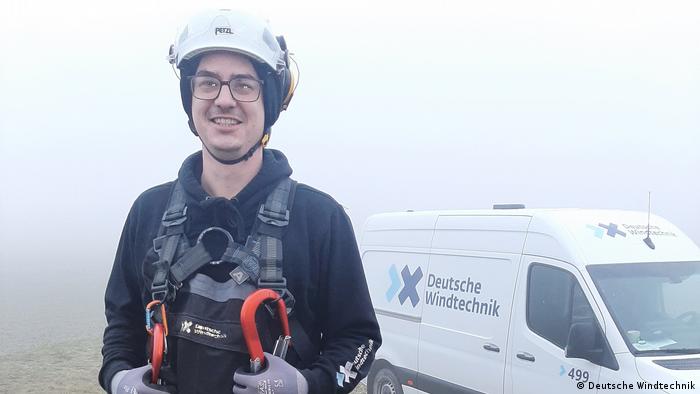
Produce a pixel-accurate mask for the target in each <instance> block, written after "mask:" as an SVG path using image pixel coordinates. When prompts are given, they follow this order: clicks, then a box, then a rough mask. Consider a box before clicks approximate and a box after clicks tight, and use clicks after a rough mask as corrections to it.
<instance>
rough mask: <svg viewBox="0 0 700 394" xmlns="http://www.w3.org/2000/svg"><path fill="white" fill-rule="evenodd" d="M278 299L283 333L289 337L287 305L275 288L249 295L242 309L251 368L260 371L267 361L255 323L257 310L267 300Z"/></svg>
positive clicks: (244, 336) (242, 322)
mask: <svg viewBox="0 0 700 394" xmlns="http://www.w3.org/2000/svg"><path fill="white" fill-rule="evenodd" d="M268 300H269V301H276V302H277V312H278V315H279V318H280V324H281V325H282V334H283V335H284V336H287V337H289V336H290V331H289V321H288V320H287V307H286V306H285V304H284V300H282V299H281V298H280V296H279V294H277V292H275V291H274V290H270V289H260V290H257V291H255V292H253V293H252V294H251V295H249V296H248V297H247V298H246V299H245V301H244V302H243V307H242V309H241V327H242V329H243V338H245V343H246V346H248V353H250V370H251V372H253V373H255V372H258V371H259V370H260V369H261V368H262V366H263V363H264V362H265V354H264V353H263V348H262V345H261V344H260V335H259V334H258V327H257V325H256V324H255V312H257V310H258V308H259V307H260V305H262V303H263V302H265V301H268Z"/></svg>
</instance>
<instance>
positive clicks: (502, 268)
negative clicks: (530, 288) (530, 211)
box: [417, 216, 530, 394]
mask: <svg viewBox="0 0 700 394" xmlns="http://www.w3.org/2000/svg"><path fill="white" fill-rule="evenodd" d="M529 220H530V218H529V217H505V216H500V217H493V216H490V217H487V216H440V218H439V219H438V223H437V225H436V229H435V234H434V236H433V242H432V247H431V253H430V262H429V265H428V272H427V278H426V280H425V293H424V295H425V297H424V298H425V301H424V302H425V304H424V307H423V319H422V321H421V325H420V343H419V346H418V353H419V358H418V368H419V374H418V382H417V383H418V386H419V387H421V390H424V391H426V392H429V393H441V394H442V393H489V394H497V393H502V392H503V379H504V373H505V365H506V347H507V337H508V321H509V318H510V313H511V303H512V300H513V292H514V290H515V279H516V276H517V273H518V264H519V263H520V258H521V255H520V251H521V250H522V248H523V244H524V241H525V234H526V231H527V225H528V222H529Z"/></svg>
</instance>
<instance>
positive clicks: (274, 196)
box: [253, 178, 318, 365]
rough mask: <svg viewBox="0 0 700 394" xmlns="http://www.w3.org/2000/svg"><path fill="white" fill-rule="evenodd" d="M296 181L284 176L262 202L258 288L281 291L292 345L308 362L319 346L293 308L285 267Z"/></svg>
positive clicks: (255, 229)
mask: <svg viewBox="0 0 700 394" xmlns="http://www.w3.org/2000/svg"><path fill="white" fill-rule="evenodd" d="M296 187H297V182H296V181H294V180H292V179H291V178H286V179H284V180H282V181H281V182H280V183H279V184H278V185H277V187H276V188H275V190H274V191H273V192H272V193H271V194H270V195H269V196H268V197H267V200H266V201H265V203H264V204H262V205H261V206H260V210H259V212H258V218H257V220H256V221H255V225H254V227H253V234H255V235H257V237H258V239H259V241H260V245H261V249H260V251H261V253H260V278H259V279H258V288H271V289H273V290H276V291H277V292H278V293H280V296H281V297H282V298H283V299H284V301H285V304H287V310H288V313H289V324H290V329H291V331H292V332H291V334H292V348H293V349H294V351H296V353H297V354H298V355H299V358H301V360H302V361H303V362H304V363H305V364H307V365H311V363H312V362H313V361H314V360H315V359H316V357H317V356H318V350H317V349H316V348H315V346H314V345H313V342H311V340H310V339H309V336H308V335H307V334H306V331H305V330H304V328H303V327H302V325H301V323H300V322H299V319H297V318H296V315H295V314H294V313H292V312H293V311H294V296H293V295H292V294H291V293H290V292H289V290H287V279H285V277H284V275H283V274H284V273H283V270H282V260H283V253H282V238H283V237H284V234H285V233H286V232H287V228H288V227H289V218H290V214H289V212H290V210H291V208H292V206H293V205H294V195H295V193H296Z"/></svg>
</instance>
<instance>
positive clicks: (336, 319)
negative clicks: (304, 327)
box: [301, 206, 381, 394]
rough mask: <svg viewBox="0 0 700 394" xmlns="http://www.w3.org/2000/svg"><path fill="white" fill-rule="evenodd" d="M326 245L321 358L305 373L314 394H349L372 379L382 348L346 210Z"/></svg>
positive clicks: (337, 218) (339, 210)
mask: <svg viewBox="0 0 700 394" xmlns="http://www.w3.org/2000/svg"><path fill="white" fill-rule="evenodd" d="M330 219H331V220H330V231H328V232H327V233H326V235H325V239H324V242H323V244H322V245H323V246H322V249H323V250H322V255H321V256H322V258H324V259H325V261H324V262H322V267H324V268H325V269H324V270H322V276H321V283H322V287H321V290H322V291H321V294H320V297H321V299H323V300H324V302H323V303H322V304H321V305H322V319H321V320H320V325H321V333H322V341H321V351H320V356H319V358H318V359H317V360H316V362H314V363H313V364H312V365H311V366H310V368H309V369H305V370H302V371H301V373H302V374H303V375H304V377H305V378H306V380H307V381H308V383H309V393H310V394H316V393H323V394H327V393H349V392H351V391H352V390H353V389H354V388H355V386H357V384H358V383H359V382H360V380H362V379H363V378H364V377H365V376H367V374H368V372H369V368H370V366H371V364H372V361H373V360H374V355H375V353H376V351H377V349H378V348H379V345H380V344H381V336H380V333H379V325H378V323H377V318H376V316H375V314H374V308H373V306H372V301H371V299H370V296H369V291H368V289H367V282H366V280H365V274H364V270H363V268H362V261H361V259H360V253H359V250H358V248H357V242H356V240H355V235H354V232H353V229H352V224H351V222H350V219H349V218H348V216H347V215H346V214H345V211H344V210H343V208H342V207H341V206H338V208H337V209H336V211H335V212H334V214H333V215H332V216H331V218H330Z"/></svg>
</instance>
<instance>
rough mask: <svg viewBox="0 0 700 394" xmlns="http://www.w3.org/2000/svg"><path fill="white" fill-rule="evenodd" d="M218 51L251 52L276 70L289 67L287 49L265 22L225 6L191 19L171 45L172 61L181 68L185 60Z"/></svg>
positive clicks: (247, 53)
mask: <svg viewBox="0 0 700 394" xmlns="http://www.w3.org/2000/svg"><path fill="white" fill-rule="evenodd" d="M216 50H224V51H232V52H237V53H240V54H243V55H247V56H249V57H252V58H253V59H255V60H257V61H259V62H261V63H265V64H267V65H268V66H269V67H270V68H271V69H272V70H275V71H281V70H282V69H284V68H285V67H286V66H287V65H286V59H285V57H286V54H285V51H284V50H283V49H282V48H281V47H280V44H279V42H278V41H277V39H275V36H274V35H273V34H272V32H271V31H270V28H269V26H268V25H267V23H266V22H265V21H263V20H261V19H259V18H256V17H254V16H252V15H248V14H245V13H242V12H234V11H231V10H223V9H222V10H210V11H206V12H203V13H200V14H198V15H196V16H194V17H193V18H192V19H190V21H189V23H188V24H187V26H186V27H185V28H184V29H183V30H182V32H181V33H180V35H179V37H178V39H177V42H176V43H175V44H173V45H172V46H171V51H170V54H169V56H168V60H169V61H170V63H172V64H175V66H177V67H178V68H179V67H180V63H182V61H186V60H189V59H192V58H194V57H195V56H197V55H199V54H201V53H204V52H209V51H216Z"/></svg>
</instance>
